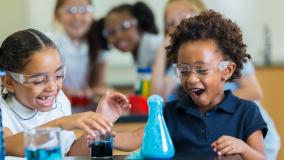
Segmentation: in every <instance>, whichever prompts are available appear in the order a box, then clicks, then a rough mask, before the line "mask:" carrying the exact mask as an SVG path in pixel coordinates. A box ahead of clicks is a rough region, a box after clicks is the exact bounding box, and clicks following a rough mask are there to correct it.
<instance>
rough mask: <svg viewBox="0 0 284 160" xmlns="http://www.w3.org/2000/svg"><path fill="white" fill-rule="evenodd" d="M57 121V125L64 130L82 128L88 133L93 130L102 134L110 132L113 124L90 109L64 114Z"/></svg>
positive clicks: (91, 132)
mask: <svg viewBox="0 0 284 160" xmlns="http://www.w3.org/2000/svg"><path fill="white" fill-rule="evenodd" d="M58 122H59V126H60V127H61V128H63V129H65V130H74V129H82V130H84V131H86V132H87V133H88V134H90V135H92V134H93V130H97V131H99V132H101V133H103V134H104V133H106V132H110V131H111V127H112V126H113V124H112V123H110V122H108V121H107V120H106V119H105V118H104V117H103V116H102V115H101V114H99V113H96V112H91V111H90V112H84V113H79V114H73V115H71V116H66V117H63V118H60V119H59V120H58Z"/></svg>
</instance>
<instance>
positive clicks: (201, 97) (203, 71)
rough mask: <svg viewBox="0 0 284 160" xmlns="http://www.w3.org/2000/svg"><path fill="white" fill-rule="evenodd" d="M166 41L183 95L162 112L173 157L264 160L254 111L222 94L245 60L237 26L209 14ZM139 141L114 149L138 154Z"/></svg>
mask: <svg viewBox="0 0 284 160" xmlns="http://www.w3.org/2000/svg"><path fill="white" fill-rule="evenodd" d="M170 38H171V39H170V45H169V46H168V47H166V50H167V56H168V58H169V59H170V60H172V62H173V63H174V66H173V67H174V69H175V72H176V73H177V75H178V76H179V77H180V79H181V83H182V86H183V88H184V90H185V91H186V93H187V95H186V96H184V97H183V98H181V99H180V100H177V101H173V102H170V103H167V104H166V106H165V109H164V117H165V120H166V124H167V127H168V129H169V132H170V134H171V138H172V140H173V143H174V146H175V150H176V154H190V153H196V152H201V153H209V154H211V153H216V154H218V155H232V154H240V155H241V156H242V157H243V158H244V159H265V153H264V144H263V137H265V135H266V132H267V126H266V123H265V122H264V120H263V119H262V116H261V114H260V111H259V109H258V107H257V105H256V104H255V103H254V102H251V101H248V100H243V99H240V98H238V97H236V96H234V95H233V94H232V93H231V91H224V83H225V82H227V81H229V82H230V81H232V80H234V79H237V78H239V77H240V74H241V69H242V67H243V63H244V62H246V61H247V59H250V55H248V54H247V53H246V45H245V44H244V43H243V39H242V34H241V31H240V28H239V27H238V26H237V24H235V23H233V22H232V21H231V20H229V19H227V18H225V17H223V16H222V15H221V14H219V13H217V12H215V11H212V10H210V11H206V12H202V13H201V14H200V15H198V16H195V17H192V18H188V19H185V20H183V21H182V22H181V23H180V25H179V26H178V27H177V28H176V29H175V31H174V32H173V33H172V34H171V35H170ZM142 137H143V129H142V128H141V129H138V130H136V131H134V132H128V133H120V134H118V135H117V137H116V143H115V147H117V148H118V149H123V150H131V149H135V148H138V147H139V145H140V144H141V142H142ZM153 138H154V137H153ZM125 139H127V141H125ZM123 140H124V141H123Z"/></svg>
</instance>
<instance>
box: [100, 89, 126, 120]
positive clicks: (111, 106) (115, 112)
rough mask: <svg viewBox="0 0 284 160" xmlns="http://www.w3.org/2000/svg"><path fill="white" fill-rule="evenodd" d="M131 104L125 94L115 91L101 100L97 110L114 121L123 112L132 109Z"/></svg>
mask: <svg viewBox="0 0 284 160" xmlns="http://www.w3.org/2000/svg"><path fill="white" fill-rule="evenodd" d="M130 107H131V105H130V104H129V102H128V99H127V97H126V96H125V95H123V94H121V93H119V92H114V93H109V92H107V94H106V95H105V96H104V97H103V98H102V99H101V100H100V101H99V104H98V107H97V111H96V112H98V113H100V114H102V115H103V116H104V117H105V118H106V119H107V120H109V121H110V122H112V123H114V122H115V121H116V120H117V119H118V118H119V117H120V116H121V115H122V114H123V113H125V112H127V111H128V110H129V109H130Z"/></svg>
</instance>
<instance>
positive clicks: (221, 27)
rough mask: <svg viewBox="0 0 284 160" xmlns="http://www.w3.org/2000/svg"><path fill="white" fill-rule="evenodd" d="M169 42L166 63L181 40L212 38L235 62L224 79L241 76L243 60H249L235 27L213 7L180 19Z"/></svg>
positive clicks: (176, 51) (172, 57)
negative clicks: (230, 71) (229, 73)
mask: <svg viewBox="0 0 284 160" xmlns="http://www.w3.org/2000/svg"><path fill="white" fill-rule="evenodd" d="M170 38H171V39H170V45H169V46H167V47H166V51H167V57H168V61H169V63H172V62H173V63H176V62H177V55H178V50H179V48H180V46H181V45H182V44H183V43H186V42H189V41H196V40H214V41H215V42H216V44H217V45H218V47H219V50H220V51H221V53H222V54H223V55H224V57H225V59H226V60H231V61H233V62H234V63H235V64H236V70H235V71H234V73H233V75H232V76H231V77H230V79H228V81H233V80H234V79H238V78H240V76H241V70H242V68H243V63H245V62H247V60H248V59H251V56H250V55H249V54H247V53H246V45H245V44H244V43H243V37H242V33H241V30H240V28H239V26H238V25H237V24H236V23H234V22H232V21H231V20H230V19H227V18H225V17H224V16H223V15H222V14H220V13H218V12H215V11H213V10H208V11H204V12H201V13H200V14H199V15H198V16H195V17H191V18H187V19H184V20H182V21H181V23H180V24H179V25H178V26H177V28H176V29H175V31H174V32H173V33H172V34H170Z"/></svg>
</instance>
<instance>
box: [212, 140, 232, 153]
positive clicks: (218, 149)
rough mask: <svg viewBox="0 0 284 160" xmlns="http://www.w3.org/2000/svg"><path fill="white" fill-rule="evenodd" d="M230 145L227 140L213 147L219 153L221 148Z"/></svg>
mask: <svg viewBox="0 0 284 160" xmlns="http://www.w3.org/2000/svg"><path fill="white" fill-rule="evenodd" d="M230 144H231V142H230V141H229V140H226V141H222V142H221V143H220V144H217V145H216V146H215V148H216V149H217V151H220V150H222V149H223V148H225V147H227V146H229V145H230Z"/></svg>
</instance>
